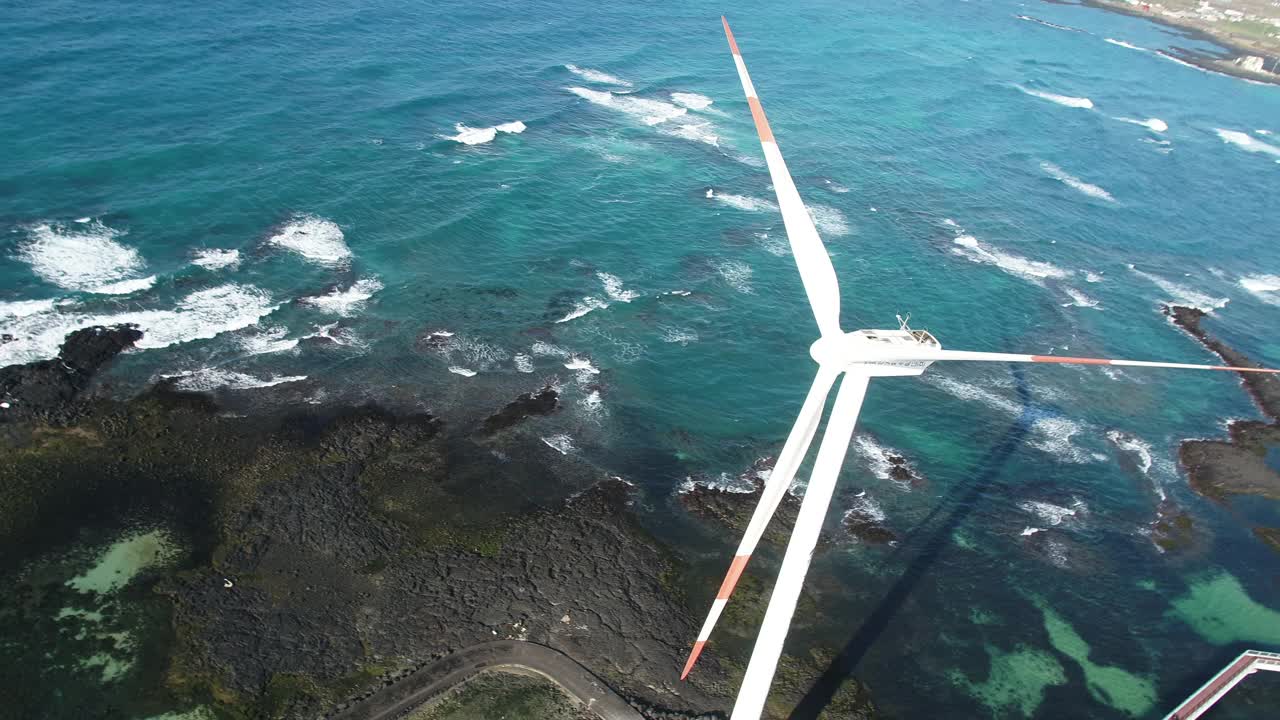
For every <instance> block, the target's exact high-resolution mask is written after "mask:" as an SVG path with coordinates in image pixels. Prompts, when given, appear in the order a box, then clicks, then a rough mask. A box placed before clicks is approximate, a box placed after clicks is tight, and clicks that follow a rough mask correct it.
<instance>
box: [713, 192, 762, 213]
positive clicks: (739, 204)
mask: <svg viewBox="0 0 1280 720" xmlns="http://www.w3.org/2000/svg"><path fill="white" fill-rule="evenodd" d="M708 192H711V191H708ZM711 198H712V199H713V200H715V201H716V202H718V203H722V204H724V205H728V206H729V207H731V208H737V209H738V210H746V211H748V212H778V204H777V203H775V202H774V201H772V200H765V199H764V198H757V197H751V196H750V195H734V194H733V193H718V192H712V194H711Z"/></svg>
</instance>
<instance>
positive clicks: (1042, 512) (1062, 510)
mask: <svg viewBox="0 0 1280 720" xmlns="http://www.w3.org/2000/svg"><path fill="white" fill-rule="evenodd" d="M1018 507H1019V508H1021V509H1022V511H1023V512H1027V513H1030V514H1032V515H1035V516H1036V517H1038V518H1040V519H1041V520H1044V521H1045V522H1047V523H1049V524H1050V525H1061V524H1062V521H1063V520H1066V519H1067V518H1073V517H1075V516H1076V513H1077V512H1078V511H1081V510H1085V509H1087V508H1086V506H1085V504H1084V502H1082V501H1080V500H1076V501H1074V502H1073V503H1072V504H1071V507H1062V506H1061V505H1054V504H1053V503H1048V502H1041V501H1039V500H1027V501H1024V502H1021V503H1018Z"/></svg>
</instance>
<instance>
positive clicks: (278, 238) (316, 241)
mask: <svg viewBox="0 0 1280 720" xmlns="http://www.w3.org/2000/svg"><path fill="white" fill-rule="evenodd" d="M267 243H268V244H270V245H275V246H277V247H281V248H284V249H285V250H289V251H291V252H295V253H297V254H299V255H301V256H302V257H303V258H305V259H307V260H309V261H311V262H314V263H317V264H320V265H339V264H342V263H344V262H346V261H348V260H350V259H351V249H350V248H348V247H347V243H346V239H345V236H344V235H343V234H342V228H340V227H338V225H337V223H335V222H333V221H332V220H326V219H324V218H322V217H316V216H315V215H297V216H295V217H294V219H293V220H291V221H289V223H288V224H286V225H285V226H284V227H282V228H280V231H279V232H277V233H276V234H275V235H272V236H271V237H270V238H269V239H268V240H267Z"/></svg>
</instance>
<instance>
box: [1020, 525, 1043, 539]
mask: <svg viewBox="0 0 1280 720" xmlns="http://www.w3.org/2000/svg"><path fill="white" fill-rule="evenodd" d="M1038 532H1044V528H1038V527H1030V526H1028V527H1024V528H1022V536H1023V537H1031V536H1032V535H1035V534H1036V533H1038Z"/></svg>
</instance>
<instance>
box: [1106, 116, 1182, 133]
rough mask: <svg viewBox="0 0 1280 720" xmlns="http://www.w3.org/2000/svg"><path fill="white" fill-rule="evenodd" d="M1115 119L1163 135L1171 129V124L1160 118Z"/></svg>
mask: <svg viewBox="0 0 1280 720" xmlns="http://www.w3.org/2000/svg"><path fill="white" fill-rule="evenodd" d="M1115 119H1116V120H1119V121H1120V122H1124V123H1129V124H1131V125H1141V126H1142V127H1144V128H1146V129H1148V130H1150V131H1152V132H1158V133H1162V132H1164V131H1166V130H1168V129H1169V123H1167V122H1165V121H1163V120H1161V119H1160V118H1147V119H1146V120H1137V119H1134V118H1127V117H1118V118H1115Z"/></svg>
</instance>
